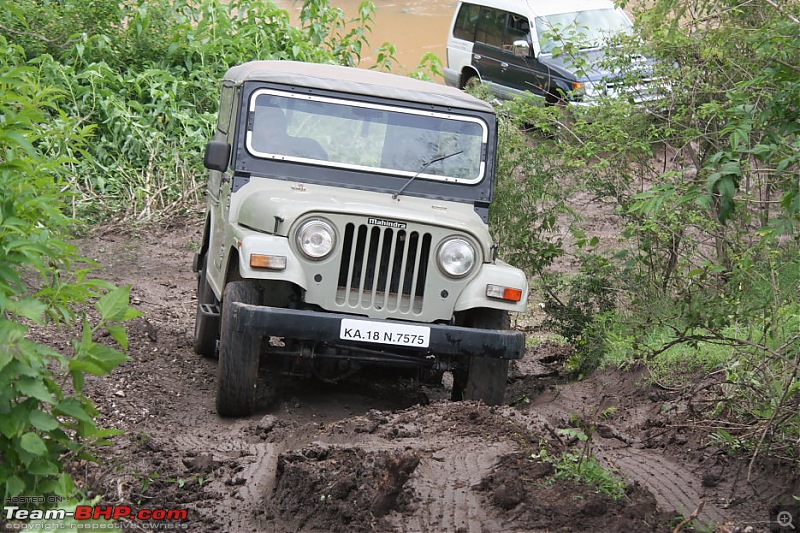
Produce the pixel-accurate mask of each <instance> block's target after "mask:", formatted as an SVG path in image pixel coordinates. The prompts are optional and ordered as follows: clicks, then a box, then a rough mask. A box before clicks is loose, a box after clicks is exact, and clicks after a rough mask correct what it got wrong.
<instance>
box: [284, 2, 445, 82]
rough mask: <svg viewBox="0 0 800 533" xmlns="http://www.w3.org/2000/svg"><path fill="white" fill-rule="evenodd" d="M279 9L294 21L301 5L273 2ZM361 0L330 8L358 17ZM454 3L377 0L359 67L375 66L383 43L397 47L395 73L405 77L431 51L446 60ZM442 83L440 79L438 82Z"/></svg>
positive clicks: (351, 16)
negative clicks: (370, 31) (340, 9)
mask: <svg viewBox="0 0 800 533" xmlns="http://www.w3.org/2000/svg"><path fill="white" fill-rule="evenodd" d="M275 3H276V4H277V5H278V7H280V8H282V9H286V10H287V11H289V12H290V13H291V14H292V15H293V17H294V20H297V17H298V16H299V13H300V8H301V7H302V5H303V3H302V2H301V1H297V0H276V1H275ZM360 3H361V0H334V1H332V2H331V4H332V5H334V6H336V7H340V8H342V9H343V10H344V12H345V14H346V15H347V17H348V18H353V17H355V16H356V15H357V14H358V6H359V4H360ZM457 4H458V2H457V1H455V0H406V1H392V0H377V1H376V2H375V5H376V7H377V11H376V14H375V21H374V24H373V29H372V33H371V34H370V35H369V36H368V40H369V44H370V46H369V49H368V51H367V52H365V54H364V57H363V58H362V62H361V66H362V67H369V66H371V65H373V64H374V63H375V57H376V50H377V49H378V48H379V47H380V46H381V45H382V44H383V43H385V42H390V43H392V44H393V45H395V46H396V47H397V56H396V57H397V60H398V63H399V66H398V67H397V69H396V70H395V72H397V73H400V74H407V73H409V72H412V71H414V70H415V69H416V67H417V65H418V64H419V62H420V59H421V58H422V56H423V55H425V54H426V53H428V52H432V53H434V54H436V55H437V56H439V58H440V59H441V60H442V62H444V61H445V47H446V44H447V31H448V29H449V27H450V22H451V20H452V18H453V13H454V10H455V7H456V5H457ZM440 81H441V80H440Z"/></svg>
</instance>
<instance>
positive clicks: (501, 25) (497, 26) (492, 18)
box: [475, 7, 506, 48]
mask: <svg viewBox="0 0 800 533" xmlns="http://www.w3.org/2000/svg"><path fill="white" fill-rule="evenodd" d="M505 25H506V12H505V11H498V10H497V9H490V8H488V7H484V8H481V14H480V17H478V31H477V33H476V35H475V41H477V42H481V43H484V44H487V45H489V46H496V47H497V48H501V47H502V46H503V34H504V33H505Z"/></svg>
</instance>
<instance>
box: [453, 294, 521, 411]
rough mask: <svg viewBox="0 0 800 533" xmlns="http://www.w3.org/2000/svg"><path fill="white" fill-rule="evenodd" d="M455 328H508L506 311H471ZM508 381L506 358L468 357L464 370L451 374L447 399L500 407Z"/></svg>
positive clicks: (509, 326)
mask: <svg viewBox="0 0 800 533" xmlns="http://www.w3.org/2000/svg"><path fill="white" fill-rule="evenodd" d="M460 322H462V323H461V324H459V325H462V326H466V327H471V328H481V329H494V330H507V329H511V319H510V317H509V316H508V312H507V311H501V310H499V309H472V310H470V311H467V312H466V315H465V316H464V317H463V321H460ZM507 381H508V359H494V358H490V357H470V358H469V359H468V360H467V361H465V362H464V367H463V368H459V369H457V370H456V371H455V372H453V392H452V394H451V399H452V400H454V401H459V400H480V401H482V402H483V403H485V404H486V405H500V404H502V403H503V397H504V395H505V392H506V382H507Z"/></svg>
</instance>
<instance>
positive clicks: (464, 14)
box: [453, 4, 481, 41]
mask: <svg viewBox="0 0 800 533" xmlns="http://www.w3.org/2000/svg"><path fill="white" fill-rule="evenodd" d="M480 11H481V8H480V6H476V5H474V4H461V9H460V10H459V12H458V16H456V23H455V25H454V26H453V37H456V38H457V39H464V40H465V41H471V40H472V39H474V38H475V27H476V26H477V25H478V14H479V13H480Z"/></svg>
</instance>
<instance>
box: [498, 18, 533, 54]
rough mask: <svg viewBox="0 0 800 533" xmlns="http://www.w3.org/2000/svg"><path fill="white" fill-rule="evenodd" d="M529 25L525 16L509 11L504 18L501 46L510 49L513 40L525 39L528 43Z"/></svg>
mask: <svg viewBox="0 0 800 533" xmlns="http://www.w3.org/2000/svg"><path fill="white" fill-rule="evenodd" d="M530 30H531V25H530V22H528V18H527V17H523V16H522V15H516V14H514V13H509V14H508V17H507V18H506V31H505V35H504V37H503V48H505V49H506V50H510V49H511V46H512V45H513V44H514V41H527V42H528V43H530V39H529V35H530Z"/></svg>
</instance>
